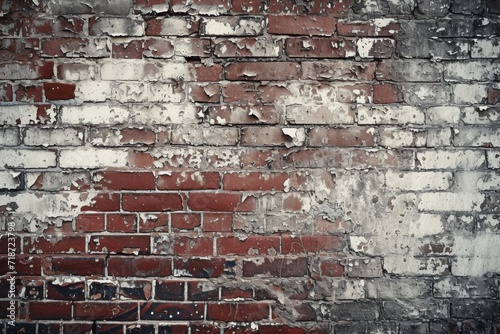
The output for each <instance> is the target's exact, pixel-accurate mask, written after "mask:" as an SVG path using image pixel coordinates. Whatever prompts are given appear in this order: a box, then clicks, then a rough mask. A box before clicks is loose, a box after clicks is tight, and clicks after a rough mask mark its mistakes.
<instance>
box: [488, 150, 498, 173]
mask: <svg viewBox="0 0 500 334" xmlns="http://www.w3.org/2000/svg"><path fill="white" fill-rule="evenodd" d="M486 157H487V160H488V168H494V169H499V168H500V150H494V151H490V150H488V151H486Z"/></svg>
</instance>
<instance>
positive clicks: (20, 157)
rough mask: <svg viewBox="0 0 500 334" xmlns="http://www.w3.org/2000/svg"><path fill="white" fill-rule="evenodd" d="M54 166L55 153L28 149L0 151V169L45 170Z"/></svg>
mask: <svg viewBox="0 0 500 334" xmlns="http://www.w3.org/2000/svg"><path fill="white" fill-rule="evenodd" d="M55 166H56V152H51V151H42V150H28V149H2V150H0V168H4V167H18V168H47V167H55Z"/></svg>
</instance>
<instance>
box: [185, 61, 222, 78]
mask: <svg viewBox="0 0 500 334" xmlns="http://www.w3.org/2000/svg"><path fill="white" fill-rule="evenodd" d="M191 70H192V71H193V73H194V76H195V78H196V81H198V82H214V81H219V80H221V79H222V66H221V65H219V64H214V65H212V66H207V65H203V64H196V63H193V64H191Z"/></svg>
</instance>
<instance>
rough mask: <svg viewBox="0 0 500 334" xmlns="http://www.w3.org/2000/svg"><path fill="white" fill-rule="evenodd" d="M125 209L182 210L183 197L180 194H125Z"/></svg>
mask: <svg viewBox="0 0 500 334" xmlns="http://www.w3.org/2000/svg"><path fill="white" fill-rule="evenodd" d="M122 207H123V210H125V211H138V212H157V211H171V210H182V207H183V205H182V198H181V196H180V195H178V194H160V193H155V194H123V195H122Z"/></svg>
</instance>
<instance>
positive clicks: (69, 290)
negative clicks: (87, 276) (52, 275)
mask: <svg viewBox="0 0 500 334" xmlns="http://www.w3.org/2000/svg"><path fill="white" fill-rule="evenodd" d="M47 298H48V299H57V300H85V282H84V281H81V282H77V283H64V282H63V283H59V282H57V284H54V281H50V282H47Z"/></svg>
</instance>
